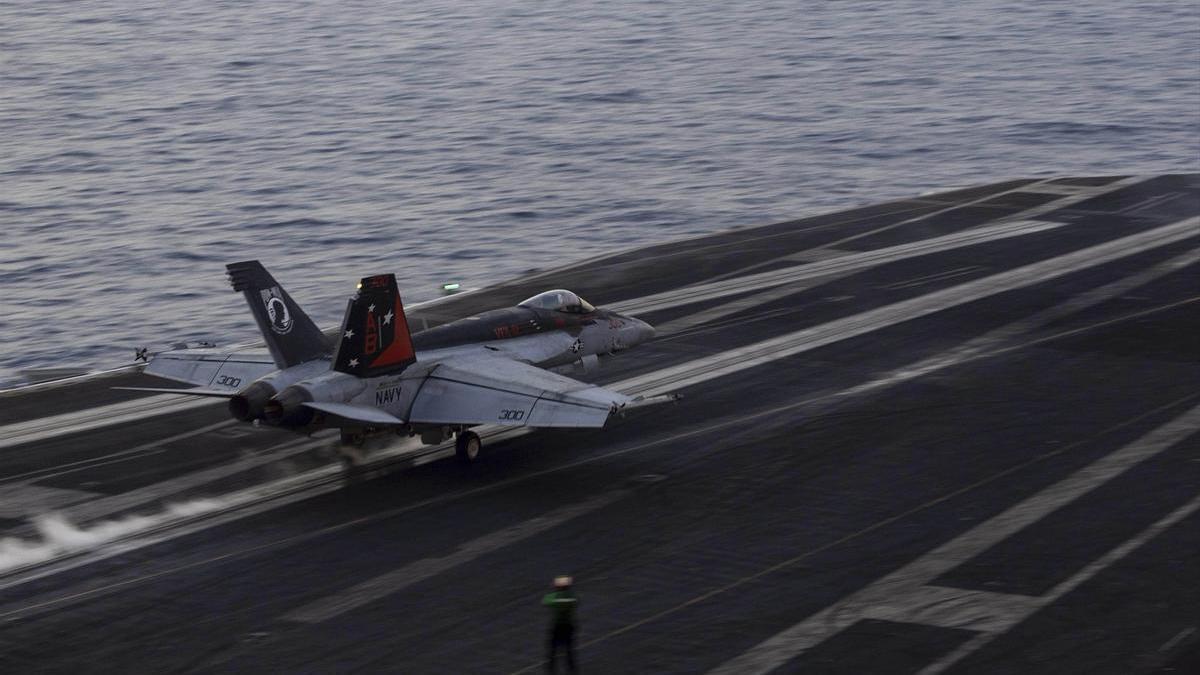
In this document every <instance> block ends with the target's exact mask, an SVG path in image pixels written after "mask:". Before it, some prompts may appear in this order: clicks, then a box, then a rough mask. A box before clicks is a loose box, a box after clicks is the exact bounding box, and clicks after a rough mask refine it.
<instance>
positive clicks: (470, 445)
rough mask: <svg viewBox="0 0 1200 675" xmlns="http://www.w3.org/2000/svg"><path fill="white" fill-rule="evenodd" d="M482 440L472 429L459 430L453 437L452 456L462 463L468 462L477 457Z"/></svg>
mask: <svg viewBox="0 0 1200 675" xmlns="http://www.w3.org/2000/svg"><path fill="white" fill-rule="evenodd" d="M482 447H483V442H482V441H480V440H479V434H477V433H475V432H474V431H460V432H458V438H456V439H454V456H455V457H457V458H458V461H460V462H462V463H463V464H470V463H472V462H474V461H475V460H476V459H478V458H479V449H480V448H482Z"/></svg>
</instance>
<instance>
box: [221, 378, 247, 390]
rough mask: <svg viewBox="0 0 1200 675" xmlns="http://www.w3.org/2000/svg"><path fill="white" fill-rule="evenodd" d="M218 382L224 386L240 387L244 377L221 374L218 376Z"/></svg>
mask: <svg viewBox="0 0 1200 675" xmlns="http://www.w3.org/2000/svg"><path fill="white" fill-rule="evenodd" d="M217 384H218V385H219V386H222V387H232V388H234V389H237V388H238V387H240V386H242V378H240V377H230V376H228V375H221V376H220V377H218V378H217Z"/></svg>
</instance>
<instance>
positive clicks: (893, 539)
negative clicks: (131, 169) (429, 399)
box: [0, 174, 1200, 675]
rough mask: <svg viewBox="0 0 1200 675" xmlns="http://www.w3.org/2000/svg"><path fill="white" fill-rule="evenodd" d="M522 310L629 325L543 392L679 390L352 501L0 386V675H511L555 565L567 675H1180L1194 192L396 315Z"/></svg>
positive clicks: (179, 432)
mask: <svg viewBox="0 0 1200 675" xmlns="http://www.w3.org/2000/svg"><path fill="white" fill-rule="evenodd" d="M268 262H273V263H275V264H276V265H277V266H278V267H279V276H280V280H281V281H282V282H283V283H285V284H286V283H287V281H288V278H289V275H291V274H293V272H289V271H287V270H286V261H268ZM382 271H386V270H382ZM363 272H364V273H366V272H375V270H363ZM220 273H221V270H214V274H220ZM353 281H354V279H353V278H350V277H348V278H347V284H352V283H353ZM550 288H568V289H571V290H572V291H575V292H576V293H578V294H579V295H580V296H582V297H584V298H586V299H588V300H589V301H591V302H592V303H594V304H595V305H597V306H603V307H606V308H610V309H614V310H616V311H619V312H621V313H624V314H628V315H632V316H636V317H638V318H639V319H643V320H645V321H647V322H649V323H651V324H653V325H654V326H655V327H656V329H657V337H656V338H654V339H653V340H651V341H649V342H647V343H645V344H643V345H641V346H639V347H637V348H636V349H632V350H629V351H626V352H622V353H620V354H616V355H613V356H611V357H605V358H603V359H602V366H601V368H600V369H599V370H598V371H596V372H593V373H590V374H587V375H584V374H577V375H574V376H575V377H579V378H581V379H587V380H589V381H592V382H596V383H599V384H603V385H604V386H606V387H608V388H611V389H615V390H617V391H620V392H623V393H627V394H630V395H642V396H656V395H660V394H679V395H681V397H682V398H681V399H680V400H678V401H676V402H673V403H665V404H661V405H656V406H649V407H644V408H638V409H635V410H631V411H629V412H628V413H626V414H625V415H623V416H622V417H620V418H618V419H614V420H613V421H611V422H610V423H609V425H608V427H607V428H605V429H603V430H597V431H592V430H589V431H534V432H527V431H523V430H519V429H518V430H513V429H503V428H483V429H482V430H481V436H482V437H483V443H484V446H483V451H482V454H481V456H480V458H479V460H478V461H477V462H475V463H474V464H472V465H469V466H464V465H462V464H461V463H459V462H457V461H456V460H455V458H454V449H453V447H452V445H453V444H448V445H442V446H423V445H421V444H420V443H419V442H418V441H419V439H409V438H399V437H398V438H391V439H389V438H385V439H374V441H373V442H372V444H369V446H368V448H367V452H366V454H365V456H364V457H362V458H361V459H360V461H358V463H357V464H356V465H355V466H354V467H353V469H351V470H348V469H347V468H346V467H345V466H343V461H342V458H341V457H340V456H339V453H338V451H337V449H336V447H335V444H336V443H335V442H336V440H337V437H336V434H335V433H322V434H316V435H314V436H312V437H308V436H300V435H295V434H291V433H288V432H285V431H281V430H278V429H274V428H270V427H266V426H255V425H252V424H247V423H241V422H237V421H235V420H233V419H231V418H230V417H229V414H228V412H227V410H226V407H225V404H224V402H222V401H213V400H211V399H193V398H190V397H186V396H179V395H175V394H169V393H163V394H157V393H156V394H150V393H145V392H133V391H122V390H114V389H112V387H113V386H162V384H163V383H162V381H161V380H157V379H154V378H151V377H149V376H147V375H143V374H141V373H140V372H138V371H137V369H136V368H135V367H133V366H130V367H126V368H118V369H116V370H113V371H111V372H108V373H103V374H92V375H87V376H81V377H76V378H70V379H66V380H61V381H54V382H48V383H43V384H39V385H34V386H30V387H27V388H22V389H19V390H12V391H8V392H4V393H2V394H0V538H4V541H3V543H0V564H3V565H4V567H3V568H0V671H3V672H13V673H16V672H41V671H49V672H80V671H85V672H86V671H123V672H164V671H166V672H181V671H186V672H193V671H199V672H208V671H219V672H227V671H238V672H262V671H289V672H297V671H299V672H344V671H368V672H373V671H387V672H401V673H533V672H541V669H542V668H543V662H542V659H543V655H544V642H545V638H546V627H547V626H546V624H547V621H548V617H547V615H546V610H545V609H544V608H543V607H542V606H541V604H540V598H541V596H542V594H543V593H545V592H546V591H547V590H548V588H549V585H550V582H551V580H552V579H553V578H554V577H555V576H556V575H561V574H570V575H573V576H574V578H575V584H576V591H577V593H578V596H579V598H580V606H579V609H578V617H579V622H580V629H579V633H578V636H577V639H578V656H579V660H580V662H581V667H582V669H583V670H585V671H587V672H591V673H731V674H732V673H925V674H933V673H943V672H945V673H971V674H972V675H974V674H976V673H993V672H994V673H1012V672H1023V673H1054V674H1058V673H1073V672H1080V673H1083V672H1086V673H1159V672H1161V673H1168V672H1178V673H1184V672H1198V671H1200V584H1197V583H1196V581H1197V579H1198V578H1200V513H1198V512H1200V387H1198V386H1197V383H1200V340H1197V339H1196V336H1197V335H1198V334H1200V174H1188V175H1161V176H1100V177H1054V178H1040V179H1022V180H1011V181H1006V182H1002V183H996V184H992V185H984V186H975V187H969V188H963V189H955V190H950V191H942V192H936V193H931V194H926V195H921V196H917V197H914V198H911V199H904V200H898V201H893V202H888V203H883V204H876V205H871V206H865V207H861V208H856V209H851V210H847V211H840V212H835V213H827V214H822V215H816V216H812V217H806V218H802V219H799V220H794V221H789V222H783V223H776V224H770V225H766V226H762V227H752V228H743V229H736V230H729V231H724V232H719V233H716V234H711V235H706V236H702V237H697V238H693V239H687V240H683V241H676V242H670V243H667V244H662V245H657V246H651V247H648V248H643V249H638V250H633V251H628V252H623V253H620V254H616V255H610V256H605V257H602V258H598V259H591V260H583V261H579V262H575V263H572V264H570V265H568V266H565V267H563V268H561V269H556V270H550V271H544V272H538V273H534V274H531V275H529V276H526V277H523V278H520V279H516V280H512V281H509V282H506V283H501V284H498V285H495V286H492V287H489V288H486V289H481V290H477V291H472V292H469V293H463V294H460V295H455V296H449V297H447V298H443V299H440V300H438V301H435V302H432V303H427V304H424V305H416V306H411V307H408V308H407V311H408V319H409V323H410V327H411V328H412V330H413V331H419V330H422V329H425V328H429V327H434V326H437V325H441V324H444V323H446V322H449V321H452V320H455V319H458V318H462V317H465V316H469V315H472V314H474V313H478V312H481V311H484V310H488V309H494V308H500V307H506V306H511V305H513V304H515V303H516V302H518V301H520V300H522V299H523V298H526V297H529V296H531V295H534V294H535V293H538V292H540V291H543V290H546V289H550ZM301 300H302V299H301ZM229 303H230V308H231V311H243V310H244V307H243V301H242V299H241V298H239V297H237V296H236V295H235V294H233V293H232V292H231V293H230V294H229ZM129 321H131V322H136V321H138V317H129Z"/></svg>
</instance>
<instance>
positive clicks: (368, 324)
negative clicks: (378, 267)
mask: <svg viewBox="0 0 1200 675" xmlns="http://www.w3.org/2000/svg"><path fill="white" fill-rule="evenodd" d="M416 360H417V357H416V352H415V351H414V350H413V344H412V337H410V336H409V334H408V319H407V318H405V316H404V305H403V303H401V302H400V291H399V289H397V288H396V275H394V274H379V275H376V276H373V277H366V278H364V279H363V280H362V281H360V282H359V284H358V293H357V294H355V296H354V297H353V298H350V303H349V304H348V305H347V306H346V318H345V319H343V320H342V333H341V336H340V339H339V341H338V345H337V349H336V351H335V352H334V355H333V369H334V370H337V371H340V372H343V373H349V374H350V375H357V376H358V377H375V376H378V375H389V374H392V373H398V372H400V371H402V370H404V369H405V368H407V367H408V365H409V364H410V363H412V362H414V361H416Z"/></svg>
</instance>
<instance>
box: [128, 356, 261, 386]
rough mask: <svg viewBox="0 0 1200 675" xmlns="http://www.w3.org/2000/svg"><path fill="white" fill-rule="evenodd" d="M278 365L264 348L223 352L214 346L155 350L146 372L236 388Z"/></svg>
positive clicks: (179, 379)
mask: <svg viewBox="0 0 1200 675" xmlns="http://www.w3.org/2000/svg"><path fill="white" fill-rule="evenodd" d="M275 368H276V366H275V361H274V360H273V359H272V358H271V355H270V354H269V353H267V352H265V351H243V352H233V353H228V352H226V353H221V352H217V351H216V350H211V349H181V350H178V351H170V352H159V353H158V354H155V355H154V357H153V358H151V359H150V363H149V364H148V365H147V366H146V369H145V371H144V372H145V373H147V374H149V375H156V376H158V377H162V378H166V379H168V380H175V381H176V382H187V383H188V384H193V385H197V386H199V387H206V388H211V389H216V390H220V389H223V388H228V389H230V390H232V392H236V391H238V390H239V389H241V388H242V387H244V386H246V385H248V384H250V383H251V382H253V381H255V380H257V379H258V378H260V377H262V376H263V375H266V374H268V373H271V372H274V370H275Z"/></svg>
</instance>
